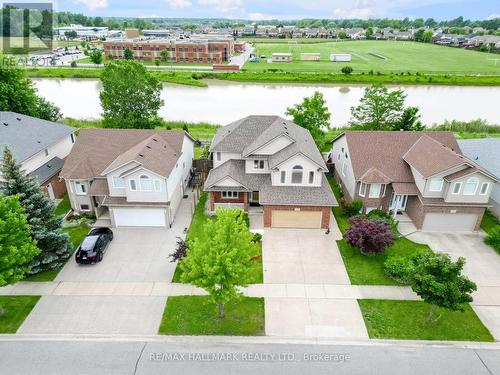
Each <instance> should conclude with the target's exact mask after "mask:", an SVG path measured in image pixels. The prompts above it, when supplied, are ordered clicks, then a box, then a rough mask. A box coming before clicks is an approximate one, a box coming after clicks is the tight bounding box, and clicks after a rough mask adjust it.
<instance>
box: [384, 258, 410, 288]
mask: <svg viewBox="0 0 500 375" xmlns="http://www.w3.org/2000/svg"><path fill="white" fill-rule="evenodd" d="M384 270H385V272H386V274H387V276H389V277H390V278H391V279H393V280H396V281H397V282H399V283H401V284H408V283H409V276H410V274H411V273H410V262H409V260H408V258H406V257H403V256H399V255H393V256H390V257H389V258H387V260H386V261H385V262H384Z"/></svg>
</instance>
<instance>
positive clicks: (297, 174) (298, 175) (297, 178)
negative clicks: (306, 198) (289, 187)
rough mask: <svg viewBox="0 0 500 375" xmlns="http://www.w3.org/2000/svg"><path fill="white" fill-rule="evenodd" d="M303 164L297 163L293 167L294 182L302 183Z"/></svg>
mask: <svg viewBox="0 0 500 375" xmlns="http://www.w3.org/2000/svg"><path fill="white" fill-rule="evenodd" d="M302 169H303V168H302V166H300V165H296V166H295V167H293V168H292V184H301V183H302Z"/></svg>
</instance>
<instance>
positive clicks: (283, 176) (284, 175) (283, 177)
mask: <svg viewBox="0 0 500 375" xmlns="http://www.w3.org/2000/svg"><path fill="white" fill-rule="evenodd" d="M285 181H286V171H281V183H282V184H284V183H285Z"/></svg>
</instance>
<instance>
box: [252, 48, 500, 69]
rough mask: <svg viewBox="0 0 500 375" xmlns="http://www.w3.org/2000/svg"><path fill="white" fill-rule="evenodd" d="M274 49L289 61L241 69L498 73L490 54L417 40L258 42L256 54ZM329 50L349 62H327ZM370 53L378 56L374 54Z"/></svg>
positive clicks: (270, 51)
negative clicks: (306, 57) (313, 56)
mask: <svg viewBox="0 0 500 375" xmlns="http://www.w3.org/2000/svg"><path fill="white" fill-rule="evenodd" d="M273 52H286V53H292V54H293V59H294V61H293V62H292V63H272V64H268V63H267V62H266V61H261V62H259V63H251V62H248V63H246V64H245V66H244V68H245V69H248V70H251V71H262V70H268V69H282V70H284V71H287V72H323V73H340V69H341V68H342V67H343V66H345V65H349V66H351V67H352V68H353V69H354V73H359V72H369V71H370V70H372V71H373V72H375V73H376V72H381V73H390V72H412V73H416V72H420V73H436V74H477V73H482V74H500V65H498V64H497V65H495V61H494V60H493V58H492V57H494V56H493V55H490V54H487V53H483V52H477V51H469V50H463V49H459V48H450V47H443V46H438V45H435V44H424V43H416V42H395V41H374V40H369V41H343V42H322V43H299V44H297V45H288V43H286V44H285V43H258V44H257V45H256V53H257V55H259V56H261V55H265V56H267V57H268V58H270V57H271V55H272V53H273ZM314 52H316V53H321V61H318V62H315V61H300V53H314ZM332 53H350V54H351V55H352V61H351V62H345V63H344V62H330V61H329V59H330V54H332ZM372 54H375V55H378V56H381V57H383V58H380V57H376V56H374V55H372Z"/></svg>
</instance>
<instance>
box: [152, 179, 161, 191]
mask: <svg viewBox="0 0 500 375" xmlns="http://www.w3.org/2000/svg"><path fill="white" fill-rule="evenodd" d="M154 186H155V191H161V181H160V180H155V182H154Z"/></svg>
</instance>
